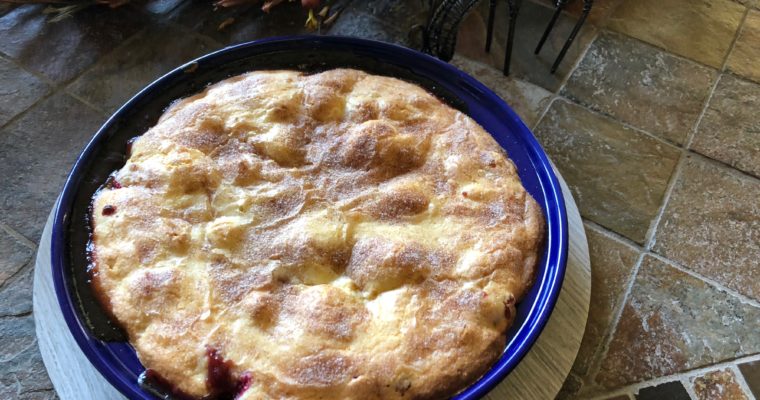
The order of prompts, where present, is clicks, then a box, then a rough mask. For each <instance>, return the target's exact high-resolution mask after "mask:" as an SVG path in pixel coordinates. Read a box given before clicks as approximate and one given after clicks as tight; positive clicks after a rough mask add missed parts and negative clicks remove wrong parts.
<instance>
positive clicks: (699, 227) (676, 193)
mask: <svg viewBox="0 0 760 400" xmlns="http://www.w3.org/2000/svg"><path fill="white" fill-rule="evenodd" d="M758 199H760V181H758V180H757V179H755V178H751V177H748V176H746V175H742V174H740V173H738V172H736V171H734V170H732V169H730V168H726V167H724V166H721V165H717V164H715V163H713V162H710V161H706V160H701V159H699V158H698V157H696V156H690V157H689V158H688V159H687V160H686V164H685V165H684V168H683V171H681V176H680V177H679V179H678V181H677V182H676V185H675V187H674V189H673V194H672V195H671V197H670V201H669V202H668V204H667V205H666V208H665V212H664V214H663V216H662V219H661V221H660V225H659V226H658V227H657V235H656V242H655V244H654V248H653V249H654V251H656V252H657V253H659V254H662V255H664V256H665V257H668V258H669V259H671V260H674V261H677V262H679V263H681V264H682V265H683V266H684V267H686V268H689V269H691V270H693V271H695V272H697V273H699V274H702V275H704V276H707V277H709V278H712V279H714V280H716V281H718V282H720V283H721V284H723V285H725V286H727V287H729V288H731V289H734V290H736V291H737V292H739V293H742V294H744V295H746V296H748V297H751V298H754V299H756V300H760V257H758V255H760V240H758V237H757V234H758V232H760V202H758Z"/></svg>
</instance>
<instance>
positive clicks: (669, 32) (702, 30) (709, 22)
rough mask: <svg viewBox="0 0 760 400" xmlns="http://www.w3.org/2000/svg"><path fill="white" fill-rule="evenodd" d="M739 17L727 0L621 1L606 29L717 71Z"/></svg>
mask: <svg viewBox="0 0 760 400" xmlns="http://www.w3.org/2000/svg"><path fill="white" fill-rule="evenodd" d="M743 14H744V7H743V6H741V5H740V4H737V3H734V2H733V1H731V0H625V1H624V2H623V3H622V4H621V5H620V6H618V8H617V9H615V12H614V13H613V14H612V17H610V21H609V24H608V26H609V27H610V28H611V29H613V30H616V31H619V32H622V33H625V34H627V35H630V36H633V37H635V38H637V39H641V40H643V41H645V42H648V43H651V44H654V45H656V46H659V47H662V48H664V49H666V50H668V51H670V52H673V53H676V54H678V55H682V56H684V57H688V58H691V59H692V60H696V61H699V62H701V63H703V64H707V65H710V66H712V67H715V68H720V67H721V66H722V64H723V60H724V58H725V57H726V53H728V49H729V47H730V46H731V42H732V41H733V39H734V35H735V33H736V30H737V29H738V28H739V23H740V22H741V19H742V16H743Z"/></svg>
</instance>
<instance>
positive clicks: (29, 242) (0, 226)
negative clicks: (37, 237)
mask: <svg viewBox="0 0 760 400" xmlns="http://www.w3.org/2000/svg"><path fill="white" fill-rule="evenodd" d="M0 229H2V230H3V231H5V233H7V234H8V235H10V236H12V237H13V238H15V239H16V240H18V241H19V242H21V243H23V244H24V245H25V246H26V247H28V248H30V249H32V250H37V244H36V243H34V242H33V241H32V240H29V238H27V237H26V236H24V235H22V234H20V233H18V232H16V230H15V229H13V228H11V227H10V226H8V224H6V223H4V222H0Z"/></svg>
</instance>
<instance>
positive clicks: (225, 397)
mask: <svg viewBox="0 0 760 400" xmlns="http://www.w3.org/2000/svg"><path fill="white" fill-rule="evenodd" d="M206 357H207V358H208V376H207V377H206V387H207V388H208V389H209V392H211V395H210V396H209V397H210V398H213V399H219V400H234V399H237V398H238V397H239V396H240V395H241V394H242V393H243V392H245V391H246V390H248V388H249V387H250V386H251V375H250V374H248V373H245V374H243V375H242V376H240V377H239V378H235V377H233V376H232V371H231V369H232V367H233V366H234V364H233V363H232V361H225V360H224V357H222V356H221V355H220V354H219V352H218V351H217V350H216V349H213V348H208V349H206Z"/></svg>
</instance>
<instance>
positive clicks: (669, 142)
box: [557, 95, 682, 149]
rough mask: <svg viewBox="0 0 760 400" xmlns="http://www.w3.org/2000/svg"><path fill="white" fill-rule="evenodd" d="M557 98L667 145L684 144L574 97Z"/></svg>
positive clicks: (676, 145) (678, 146)
mask: <svg viewBox="0 0 760 400" xmlns="http://www.w3.org/2000/svg"><path fill="white" fill-rule="evenodd" d="M557 98H559V99H562V100H565V101H566V102H568V103H570V104H573V105H576V106H579V107H581V108H583V109H584V110H586V111H589V112H591V113H592V114H594V115H597V116H599V117H602V118H604V119H606V120H608V121H610V122H613V123H614V124H615V125H620V126H622V127H624V128H627V129H630V130H633V131H635V132H638V133H641V134H642V135H645V136H647V137H650V138H652V139H654V140H656V141H657V142H659V143H662V144H665V145H668V146H671V147H675V148H678V149H681V148H682V145H679V144H678V143H675V142H671V141H669V140H667V139H664V138H662V137H660V136H657V135H655V134H654V133H651V132H649V131H646V130H644V129H641V128H639V127H636V126H634V125H631V124H629V123H628V122H624V121H620V120H618V119H616V118H615V117H613V116H612V115H610V114H606V113H604V112H602V111H599V110H595V109H593V108H591V107H589V106H587V105H585V104H582V103H580V102H578V101H576V100H573V99H571V98H569V97H565V96H562V95H557Z"/></svg>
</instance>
